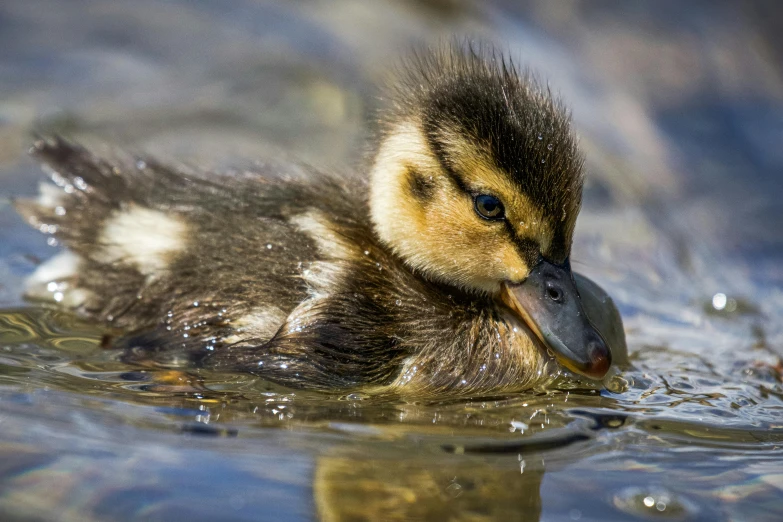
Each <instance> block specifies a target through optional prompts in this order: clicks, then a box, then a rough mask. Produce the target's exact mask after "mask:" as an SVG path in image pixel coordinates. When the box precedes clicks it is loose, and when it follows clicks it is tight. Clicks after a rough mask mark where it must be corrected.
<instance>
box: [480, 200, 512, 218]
mask: <svg viewBox="0 0 783 522" xmlns="http://www.w3.org/2000/svg"><path fill="white" fill-rule="evenodd" d="M474 201H475V203H476V213H477V214H478V215H479V216H481V217H483V218H484V219H503V218H504V217H505V212H506V211H505V209H504V208H503V203H501V202H500V200H499V199H498V198H496V197H495V196H489V195H487V194H479V195H478V196H476V198H475V199H474Z"/></svg>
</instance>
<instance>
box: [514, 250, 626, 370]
mask: <svg viewBox="0 0 783 522" xmlns="http://www.w3.org/2000/svg"><path fill="white" fill-rule="evenodd" d="M502 300H503V302H504V303H505V304H506V306H508V307H509V308H510V309H511V310H513V311H514V312H515V313H516V314H517V315H518V316H519V317H520V318H521V319H522V320H523V321H524V322H525V323H526V324H527V325H528V326H529V327H530V329H531V330H532V331H533V332H534V333H535V334H536V336H537V337H538V338H539V339H540V340H541V342H542V343H543V344H544V346H545V347H546V348H548V349H550V350H552V352H554V354H555V357H556V358H557V360H558V362H560V364H562V365H563V366H565V367H566V368H568V369H569V370H572V371H574V372H577V373H580V374H582V375H585V376H587V377H590V378H593V379H601V378H603V377H604V375H606V372H607V371H608V370H609V367H610V366H611V364H612V354H611V351H610V350H609V346H608V345H607V343H606V341H605V340H604V338H603V336H602V335H601V334H600V333H599V332H598V330H597V329H596V328H595V327H594V326H593V324H592V323H591V322H590V319H589V318H588V317H587V314H586V313H585V310H584V307H583V306H582V301H581V298H580V297H579V292H578V291H577V288H576V284H575V282H574V278H573V274H572V273H571V267H570V265H569V263H568V261H566V262H565V264H563V265H555V264H553V263H551V262H549V261H546V260H543V261H541V262H539V264H538V265H536V267H535V268H533V270H531V272H530V274H529V275H528V277H527V279H525V281H524V282H522V283H519V284H512V283H506V284H505V285H503V289H502Z"/></svg>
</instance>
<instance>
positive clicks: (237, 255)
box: [15, 138, 339, 350]
mask: <svg viewBox="0 0 783 522" xmlns="http://www.w3.org/2000/svg"><path fill="white" fill-rule="evenodd" d="M32 154H33V156H34V157H36V158H37V159H39V160H40V161H41V162H42V163H43V164H44V165H46V166H47V170H48V171H49V173H50V176H51V178H52V181H53V182H54V184H49V183H46V184H42V186H41V194H40V197H39V198H38V199H36V200H18V201H16V202H15V205H16V208H17V209H18V211H19V212H20V214H21V215H22V216H23V217H24V218H25V219H26V220H27V221H28V222H29V223H30V224H31V225H33V226H34V227H36V228H38V229H39V230H41V231H42V232H44V233H46V234H49V235H50V236H51V237H53V238H55V240H56V241H58V242H60V243H61V244H62V245H63V246H65V247H66V249H67V250H65V251H63V252H62V253H60V254H58V255H57V256H55V257H54V258H52V259H51V260H49V261H47V262H46V263H44V264H43V265H41V266H40V267H39V268H38V270H37V271H36V272H35V273H34V274H33V275H32V276H31V277H30V279H29V285H28V288H29V295H30V297H32V298H37V299H48V300H53V301H56V302H59V304H60V305H61V306H66V307H68V308H71V309H73V310H75V311H77V312H80V313H82V314H84V315H87V316H89V317H92V318H95V319H98V320H101V321H107V322H110V323H111V324H112V325H114V326H117V327H119V328H122V329H124V330H126V331H129V332H136V334H134V335H132V336H131V337H129V338H128V339H127V340H126V342H124V343H123V344H125V345H129V344H130V345H135V346H136V347H138V346H139V345H141V344H145V345H147V346H156V347H159V346H160V345H166V346H169V347H171V346H177V347H181V348H183V349H188V350H190V349H192V348H194V347H195V346H199V347H202V348H203V347H207V348H208V347H210V346H212V345H214V344H215V343H217V342H224V343H229V344H230V342H231V341H232V338H231V336H233V335H235V334H237V332H239V333H242V334H243V336H244V337H254V338H267V339H268V338H271V337H272V336H273V335H274V334H275V332H276V331H277V329H278V328H279V326H280V325H281V324H282V323H283V321H284V320H285V318H286V317H287V315H288V313H289V312H290V311H291V310H292V309H293V308H294V307H295V306H296V305H297V304H298V303H299V302H301V301H302V300H303V299H304V298H305V297H306V295H307V288H306V284H305V283H304V282H303V281H302V279H301V277H300V274H301V271H302V264H303V263H309V262H313V261H317V259H318V256H319V252H318V248H317V245H316V243H315V241H314V239H313V237H312V235H308V234H307V233H304V232H303V231H302V230H301V226H299V225H298V224H297V223H300V222H301V219H300V220H299V221H297V220H296V216H297V215H299V214H297V212H298V210H297V208H296V205H297V204H298V203H297V202H299V201H308V200H312V199H313V198H316V196H317V197H326V198H328V197H333V195H330V194H329V191H330V190H339V188H338V187H331V188H330V187H328V186H327V187H324V186H321V187H319V188H318V189H317V191H316V190H315V189H310V188H307V187H305V186H304V185H302V184H297V183H280V182H271V181H265V180H264V178H263V176H260V175H254V176H249V175H246V176H235V177H216V176H215V175H210V174H208V173H201V172H195V171H187V170H185V169H184V168H174V167H171V166H168V165H164V164H162V163H160V162H158V161H155V160H153V159H150V158H144V159H141V158H134V157H129V156H126V155H123V154H121V153H116V155H114V156H111V158H104V157H99V156H97V155H95V154H93V153H92V152H90V151H88V150H87V149H85V148H83V147H80V146H78V145H76V144H73V143H70V142H68V141H66V140H63V139H60V138H52V139H46V140H41V141H39V142H37V143H36V145H35V146H34V148H33V150H32ZM308 190H309V191H310V192H309V193H307V191H308ZM316 192H318V193H320V195H317V194H316ZM142 341H143V343H142Z"/></svg>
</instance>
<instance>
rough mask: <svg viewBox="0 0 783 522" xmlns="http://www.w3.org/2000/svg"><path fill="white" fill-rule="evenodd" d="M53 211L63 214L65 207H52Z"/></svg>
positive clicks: (59, 214)
mask: <svg viewBox="0 0 783 522" xmlns="http://www.w3.org/2000/svg"><path fill="white" fill-rule="evenodd" d="M54 213H55V214H57V215H58V216H64V215H65V208H63V207H54Z"/></svg>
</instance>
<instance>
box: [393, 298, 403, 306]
mask: <svg viewBox="0 0 783 522" xmlns="http://www.w3.org/2000/svg"><path fill="white" fill-rule="evenodd" d="M394 304H396V305H397V306H400V305H401V304H402V301H400V300H399V299H397V300H396V301H394Z"/></svg>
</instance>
